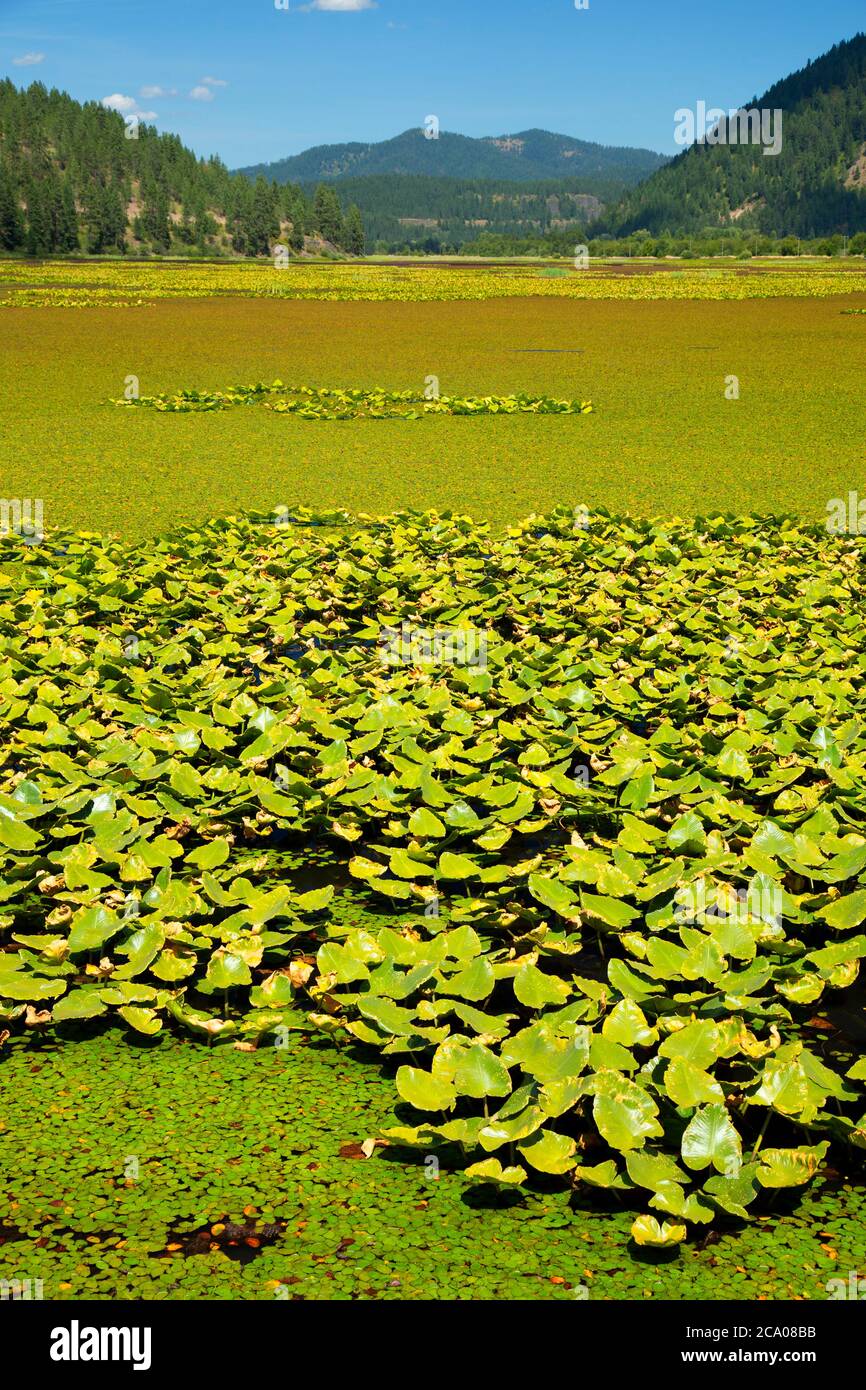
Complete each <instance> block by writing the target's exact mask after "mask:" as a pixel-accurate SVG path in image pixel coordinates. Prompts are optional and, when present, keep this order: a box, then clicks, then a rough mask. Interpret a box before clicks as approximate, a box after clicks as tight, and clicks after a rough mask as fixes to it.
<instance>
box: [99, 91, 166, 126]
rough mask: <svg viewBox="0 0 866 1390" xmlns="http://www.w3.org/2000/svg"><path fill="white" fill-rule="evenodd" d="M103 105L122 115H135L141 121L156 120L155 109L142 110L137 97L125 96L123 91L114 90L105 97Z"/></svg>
mask: <svg viewBox="0 0 866 1390" xmlns="http://www.w3.org/2000/svg"><path fill="white" fill-rule="evenodd" d="M101 104H102V105H103V106H105V107H107V108H108V110H109V111H119V112H120V114H121V116H135V117H137V119H138V120H140V121H155V120H156V112H155V111H142V109H141V107H140V106H139V104H138V102H137V101H136V99H135V97H127V96H124V94H123V93H122V92H114V93H112V95H111V96H110V97H103V98H102V103H101Z"/></svg>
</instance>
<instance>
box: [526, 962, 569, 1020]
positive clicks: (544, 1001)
mask: <svg viewBox="0 0 866 1390" xmlns="http://www.w3.org/2000/svg"><path fill="white" fill-rule="evenodd" d="M514 993H515V995H516V996H517V999H518V1000H519V1002H520V1003H521V1004H525V1005H526V1007H527V1008H529V1009H543V1008H545V1006H546V1005H548V1004H564V1003H565V1001H566V999H567V998H568V997H569V995H570V994H571V986H570V985H569V984H568V983H567V981H565V980H559V979H557V978H556V977H555V976H554V975H545V974H544V972H543V971H541V970H539V969H538V966H537V965H533V964H532V963H531V962H530V961H527V962H526V964H525V965H521V967H520V969H519V970H518V971H517V972H516V974H515V976H514Z"/></svg>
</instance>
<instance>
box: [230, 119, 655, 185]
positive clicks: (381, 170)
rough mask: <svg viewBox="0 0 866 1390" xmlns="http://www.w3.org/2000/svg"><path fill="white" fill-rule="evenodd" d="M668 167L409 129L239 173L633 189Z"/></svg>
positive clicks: (614, 151) (522, 140)
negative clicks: (563, 182)
mask: <svg viewBox="0 0 866 1390" xmlns="http://www.w3.org/2000/svg"><path fill="white" fill-rule="evenodd" d="M664 163H665V158H664V156H663V155H660V154H655V153H654V152H653V151H652V150H641V149H625V148H621V147H619V146H615V145H610V146H609V145H594V144H591V143H590V142H589V141H586V140H573V139H572V138H571V137H570V136H568V135H553V134H551V133H550V131H547V130H524V131H521V132H520V133H519V134H518V135H500V136H498V137H495V138H494V137H488V138H485V139H480V140H476V139H473V138H472V137H471V136H468V135H454V134H452V133H450V132H449V131H444V130H443V131H441V132H440V133H439V135H438V138H437V139H428V138H427V135H426V134H425V132H424V130H422V129H417V130H404V132H403V134H402V135H397V136H395V137H394V139H393V140H382V141H380V142H379V143H378V144H357V143H355V144H347V145H318V146H316V147H315V148H314V149H310V150H305V151H304V153H303V154H297V155H292V156H290V157H289V158H287V159H280V160H277V161H276V162H275V163H273V164H253V165H250V166H248V167H247V168H245V169H240V170H238V172H239V173H241V174H246V175H247V177H248V178H256V177H257V176H258V175H259V174H263V175H264V177H265V178H266V179H273V180H275V181H276V182H277V183H286V182H287V181H289V180H291V181H294V182H296V183H316V182H319V181H321V180H329V181H330V180H340V179H345V178H347V177H352V178H358V177H360V176H362V175H368V174H427V175H431V176H435V177H438V178H454V179H504V180H508V181H515V180H516V181H523V180H538V179H563V178H568V179H578V180H585V179H607V180H611V179H613V180H616V181H618V182H619V183H621V184H626V185H629V184H633V183H636V182H637V180H638V179H642V178H646V176H647V175H648V174H651V173H653V172H654V171H655V170H656V169H658V168H660V167H661V165H663V164H664Z"/></svg>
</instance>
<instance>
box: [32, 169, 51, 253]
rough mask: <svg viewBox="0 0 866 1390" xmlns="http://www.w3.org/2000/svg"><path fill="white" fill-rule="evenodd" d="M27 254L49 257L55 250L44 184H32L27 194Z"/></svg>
mask: <svg viewBox="0 0 866 1390" xmlns="http://www.w3.org/2000/svg"><path fill="white" fill-rule="evenodd" d="M26 245H27V254H28V256H49V255H50V254H51V251H52V250H53V236H52V231H51V213H50V210H49V208H48V205H47V200H46V196H45V186H44V184H42V183H32V184H31V185H30V189H29V192H28V194H27V243H26Z"/></svg>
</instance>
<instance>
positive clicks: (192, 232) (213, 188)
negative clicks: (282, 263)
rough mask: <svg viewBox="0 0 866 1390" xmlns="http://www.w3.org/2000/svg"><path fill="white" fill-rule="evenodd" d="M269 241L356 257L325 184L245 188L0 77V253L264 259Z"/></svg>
mask: <svg viewBox="0 0 866 1390" xmlns="http://www.w3.org/2000/svg"><path fill="white" fill-rule="evenodd" d="M308 238H309V241H308V240H307V239H308ZM279 240H282V241H284V242H286V243H288V245H289V246H290V247H291V248H292V249H293V250H294V251H295V252H303V251H304V250H305V249H312V250H318V249H322V248H323V244H324V246H325V248H326V247H327V246H330V247H334V246H336V247H338V248H342V249H345V250H348V251H350V252H352V253H355V254H357V253H358V252H360V251H363V249H364V229H363V226H362V224H361V219H360V214H359V213H358V210H357V208H354V209H353V208H349V209H348V211H346V213H345V214H344V211H343V207H342V206H341V203H340V199H339V197H338V195H337V192H336V190H335V189H334V188H333V187H331V186H328V187H323V188H322V189H321V190H319V191H317V193H316V195H315V198H308V197H307V195H306V194H305V193H304V191H303V190H302V189H301V188H298V187H296V186H294V185H292V184H287V185H285V186H281V187H278V186H277V185H276V184H270V183H267V182H266V181H265V180H264V179H258V180H256V182H255V183H254V184H253V183H251V182H250V180H249V179H247V178H244V177H242V176H241V175H239V174H230V173H229V171H228V169H227V168H226V166H225V165H224V164H223V163H222V162H221V161H220V160H219V159H217V158H216V157H213V158H211V159H198V158H197V157H196V155H194V154H193V153H192V151H191V150H188V149H187V148H186V147H185V146H184V145H183V144H182V143H181V141H180V140H179V139H178V137H177V136H176V135H160V134H159V133H158V132H157V131H156V130H155V128H154V127H153V126H148V125H145V124H141V125H138V126H131V125H130V126H128V125H127V123H126V122H125V121H124V119H123V117H122V116H120V115H118V113H117V112H116V111H109V110H106V108H105V107H104V106H102V105H101V104H99V103H98V102H93V101H90V102H86V103H85V104H84V105H82V104H81V103H79V102H77V101H73V99H72V98H71V97H70V96H68V95H67V94H66V93H65V92H60V91H57V90H56V89H52V90H51V91H49V90H48V88H47V87H45V86H44V85H43V83H41V82H34V83H32V84H31V86H29V87H27V88H25V89H19V88H18V87H16V86H15V84H14V83H13V82H11V81H10V80H9V79H8V78H4V79H2V80H0V251H24V252H26V253H27V254H29V255H31V256H48V255H52V254H54V253H56V252H67V253H69V252H71V253H75V252H79V251H88V252H93V253H100V254H101V253H105V252H120V251H124V252H126V251H130V252H134V253H140V252H145V253H147V252H157V253H166V252H170V253H172V254H179V255H209V256H212V255H247V256H250V255H253V256H265V255H269V254H271V248H272V246H273V245H274V244H275V243H276V242H277V241H279Z"/></svg>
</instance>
